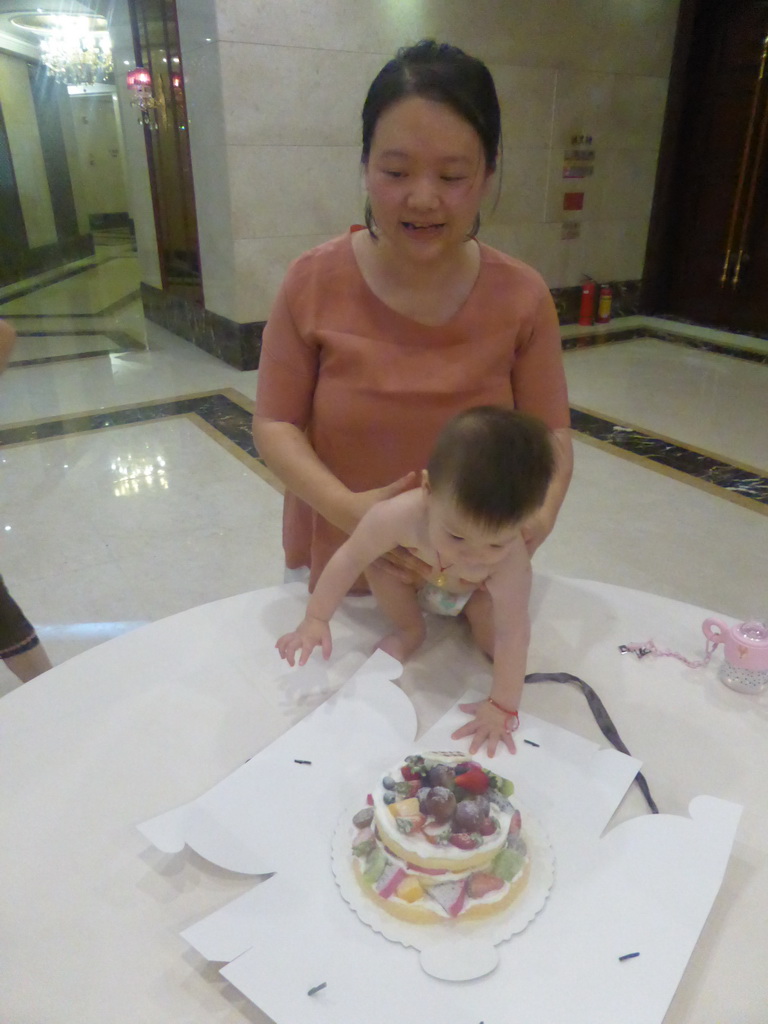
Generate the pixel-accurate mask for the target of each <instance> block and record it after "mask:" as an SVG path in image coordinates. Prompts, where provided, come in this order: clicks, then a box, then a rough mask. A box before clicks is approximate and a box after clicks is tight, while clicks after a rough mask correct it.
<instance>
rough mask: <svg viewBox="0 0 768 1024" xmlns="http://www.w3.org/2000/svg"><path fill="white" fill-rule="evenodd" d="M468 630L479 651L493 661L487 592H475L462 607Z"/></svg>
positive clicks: (492, 635)
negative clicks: (470, 631)
mask: <svg viewBox="0 0 768 1024" xmlns="http://www.w3.org/2000/svg"><path fill="white" fill-rule="evenodd" d="M464 614H465V615H466V616H467V620H468V622H469V628H470V629H471V630H472V638H473V639H474V641H475V643H476V644H477V646H478V647H479V648H480V650H481V651H482V652H483V653H484V654H487V655H488V657H489V658H490V659H491V661H493V645H494V633H493V602H492V601H491V595H490V594H489V593H488V591H487V590H476V591H475V592H474V594H473V595H472V597H470V599H469V600H468V601H467V603H466V605H465V606H464Z"/></svg>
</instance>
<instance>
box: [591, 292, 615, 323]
mask: <svg viewBox="0 0 768 1024" xmlns="http://www.w3.org/2000/svg"><path fill="white" fill-rule="evenodd" d="M612 300H613V289H612V288H611V286H610V285H609V284H603V285H601V286H600V298H599V300H598V303H597V320H596V321H595V322H596V323H598V324H608V323H610V322H611V302H612Z"/></svg>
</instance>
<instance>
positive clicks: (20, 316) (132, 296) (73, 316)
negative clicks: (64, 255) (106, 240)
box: [0, 257, 141, 323]
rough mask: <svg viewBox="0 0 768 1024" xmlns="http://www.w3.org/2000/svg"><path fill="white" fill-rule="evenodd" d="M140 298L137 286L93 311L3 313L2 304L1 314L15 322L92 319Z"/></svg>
mask: <svg viewBox="0 0 768 1024" xmlns="http://www.w3.org/2000/svg"><path fill="white" fill-rule="evenodd" d="M116 258H117V257H116ZM88 269H89V270H93V269H94V268H93V267H89V268H88ZM14 298H17V296H14ZM140 298H141V292H140V291H139V289H138V288H137V289H136V290H135V291H132V292H128V294H127V295H123V296H122V297H121V298H119V299H117V300H116V301H115V302H113V303H111V304H110V305H109V306H105V307H104V308H103V309H99V310H96V311H95V312H91V313H3V308H2V305H0V314H2V315H3V316H4V317H5V318H6V319H7V320H10V321H11V322H13V323H15V322H16V321H17V320H61V319H67V320H92V319H93V318H94V317H99V316H110V315H111V314H112V313H117V311H118V310H119V309H122V308H123V307H124V306H130V304H131V303H132V302H136V301H137V300H138V299H140ZM7 301H8V302H11V301H13V300H11V299H8V300H7Z"/></svg>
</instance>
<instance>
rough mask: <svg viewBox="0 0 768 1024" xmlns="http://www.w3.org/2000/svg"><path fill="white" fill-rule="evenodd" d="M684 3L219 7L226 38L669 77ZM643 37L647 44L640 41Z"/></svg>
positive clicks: (379, 1) (224, 1)
mask: <svg viewBox="0 0 768 1024" xmlns="http://www.w3.org/2000/svg"><path fill="white" fill-rule="evenodd" d="M678 3H679V0H579V2H578V3H575V2H573V0H503V2H500V0H473V3H472V4H471V8H470V7H469V5H468V4H467V2H466V0H421V2H419V3H407V2H403V0H368V2H366V3H350V2H349V0H324V2H323V3H322V4H318V3H317V2H316V0H280V2H279V3H278V2H261V3H258V4H255V3H253V2H252V0H216V13H217V22H218V38H219V39H221V40H230V41H233V42H242V43H253V44H257V45H266V46H289V47H290V46H293V47H312V48H316V49H324V50H335V51H354V52H363V53H378V54H382V55H383V56H385V57H386V56H390V55H391V54H392V53H394V51H395V50H396V49H397V48H398V47H399V46H403V45H407V44H409V43H413V42H415V41H416V40H417V39H421V38H424V37H433V38H437V39H441V40H447V41H449V42H452V43H455V44H456V45H457V46H461V47H463V48H465V49H467V50H468V51H469V52H471V53H475V54H477V56H479V57H481V58H482V59H483V60H486V61H489V62H502V63H510V64H518V65H523V66H532V67H540V66H551V67H559V68H572V69H575V70H585V71H591V70H602V71H616V72H620V71H624V70H627V57H628V51H630V50H631V60H632V72H633V73H635V74H650V75H653V74H661V75H666V74H667V72H668V67H669V60H670V57H671V39H670V38H668V37H671V35H672V34H673V33H674V26H675V19H676V14H677V7H678ZM643 34H645V35H644V37H643V39H642V40H638V36H641V35H643Z"/></svg>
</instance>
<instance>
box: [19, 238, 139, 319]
mask: <svg viewBox="0 0 768 1024" xmlns="http://www.w3.org/2000/svg"><path fill="white" fill-rule="evenodd" d="M108 244H109V245H111V244H112V243H108ZM124 255H125V254H123V253H119V254H115V255H112V256H103V257H99V256H95V255H94V256H85V257H84V258H83V259H84V260H87V261H88V264H87V266H83V267H67V266H66V265H65V266H64V267H61V268H54V269H53V270H49V271H45V273H48V274H50V275H51V276H50V277H49V278H48V280H47V281H37V282H35V283H33V284H28V285H25V284H22V283H20V284H19V287H18V288H14V286H13V284H6V285H3V286H2V288H0V290H5V289H7V290H8V291H9V294H8V295H0V313H2V306H3V305H4V304H5V303H6V302H15V301H16V299H23V298H24V297H25V296H27V295H33V294H34V293H35V292H39V291H42V290H43V288H51V287H53V285H55V284H59V283H60V282H61V281H66V280H68V279H69V278H70V277H77V276H78V274H85V273H86V272H87V271H89V270H96V269H97V268H98V267H102V266H103V265H104V264H105V263H112V262H113V261H114V260H119V259H123V257H124ZM57 269H60V272H59V273H57ZM8 315H9V316H10V315H11V314H8ZM25 315H29V314H25ZM32 315H33V316H39V315H43V314H37V313H35V314H32ZM61 315H62V316H71V315H74V314H69V313H66V314H65V313H62V314H61ZM81 315H83V316H91V315H92V314H90V313H85V314H81Z"/></svg>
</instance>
